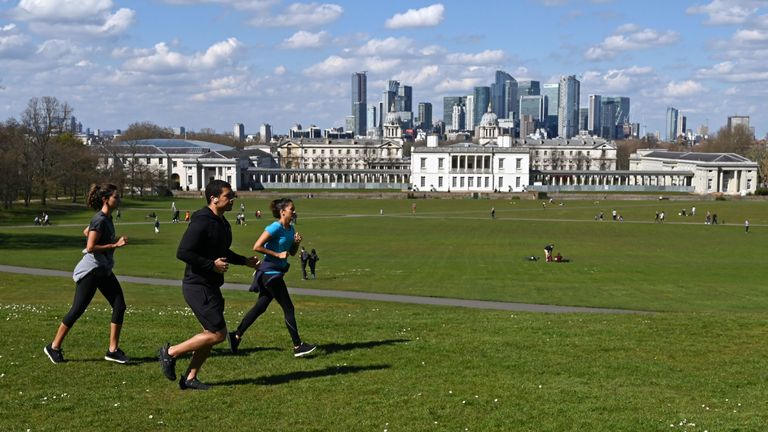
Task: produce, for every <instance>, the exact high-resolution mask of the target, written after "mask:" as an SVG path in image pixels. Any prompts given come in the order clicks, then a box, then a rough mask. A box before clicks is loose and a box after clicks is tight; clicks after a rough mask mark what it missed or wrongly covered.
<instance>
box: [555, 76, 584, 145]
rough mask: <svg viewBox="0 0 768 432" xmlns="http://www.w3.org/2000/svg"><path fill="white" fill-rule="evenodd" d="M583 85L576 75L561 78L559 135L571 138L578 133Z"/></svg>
mask: <svg viewBox="0 0 768 432" xmlns="http://www.w3.org/2000/svg"><path fill="white" fill-rule="evenodd" d="M580 86H581V83H580V82H579V80H577V79H576V76H575V75H568V76H565V75H563V76H561V77H560V106H559V107H558V112H557V126H558V127H557V129H558V135H560V136H561V137H563V138H570V137H572V136H575V135H576V134H577V133H578V130H577V129H578V127H579V96H580V94H579V92H580Z"/></svg>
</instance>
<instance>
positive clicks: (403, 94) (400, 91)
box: [396, 85, 413, 112]
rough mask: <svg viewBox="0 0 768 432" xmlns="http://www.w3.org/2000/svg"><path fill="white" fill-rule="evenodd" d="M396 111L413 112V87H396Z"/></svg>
mask: <svg viewBox="0 0 768 432" xmlns="http://www.w3.org/2000/svg"><path fill="white" fill-rule="evenodd" d="M396 99H397V110H398V111H408V112H413V87H411V86H407V85H401V86H398V87H397V97H396Z"/></svg>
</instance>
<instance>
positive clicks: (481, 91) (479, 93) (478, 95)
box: [467, 86, 493, 127]
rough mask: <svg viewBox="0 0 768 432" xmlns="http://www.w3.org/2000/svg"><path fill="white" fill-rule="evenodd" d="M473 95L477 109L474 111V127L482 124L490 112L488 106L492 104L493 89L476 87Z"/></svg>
mask: <svg viewBox="0 0 768 432" xmlns="http://www.w3.org/2000/svg"><path fill="white" fill-rule="evenodd" d="M473 95H474V96H475V109H474V110H473V111H472V116H473V118H472V125H473V127H474V126H477V125H479V124H480V119H481V118H483V114H485V112H486V111H487V110H488V104H489V103H490V102H491V88H490V87H487V86H482V87H475V91H474V94H473ZM491 109H493V107H491ZM467 115H469V114H467Z"/></svg>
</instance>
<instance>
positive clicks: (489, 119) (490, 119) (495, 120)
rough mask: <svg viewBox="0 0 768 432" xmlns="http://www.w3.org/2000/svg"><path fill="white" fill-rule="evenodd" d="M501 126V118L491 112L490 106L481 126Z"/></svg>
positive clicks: (481, 121) (481, 120)
mask: <svg viewBox="0 0 768 432" xmlns="http://www.w3.org/2000/svg"><path fill="white" fill-rule="evenodd" d="M498 125H499V117H498V116H497V115H496V114H495V113H494V112H493V110H491V104H490V103H489V104H488V111H486V113H485V114H483V118H481V119H480V126H492V127H496V126H498Z"/></svg>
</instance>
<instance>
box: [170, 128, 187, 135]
mask: <svg viewBox="0 0 768 432" xmlns="http://www.w3.org/2000/svg"><path fill="white" fill-rule="evenodd" d="M173 134H174V135H177V136H183V137H186V136H187V129H186V128H185V127H184V126H179V127H175V128H173Z"/></svg>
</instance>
